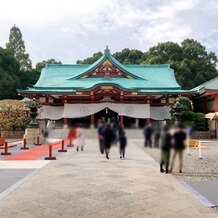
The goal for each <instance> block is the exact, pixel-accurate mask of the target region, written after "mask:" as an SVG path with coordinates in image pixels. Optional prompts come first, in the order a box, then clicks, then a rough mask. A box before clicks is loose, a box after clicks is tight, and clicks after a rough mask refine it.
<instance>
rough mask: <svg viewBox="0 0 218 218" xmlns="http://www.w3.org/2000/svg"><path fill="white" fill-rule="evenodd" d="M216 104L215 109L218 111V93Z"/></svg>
mask: <svg viewBox="0 0 218 218" xmlns="http://www.w3.org/2000/svg"><path fill="white" fill-rule="evenodd" d="M214 106H215V111H217V112H218V94H217V95H215V102H214Z"/></svg>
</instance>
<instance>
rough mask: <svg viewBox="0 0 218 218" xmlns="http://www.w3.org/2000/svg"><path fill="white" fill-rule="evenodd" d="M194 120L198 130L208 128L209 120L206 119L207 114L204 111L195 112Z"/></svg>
mask: <svg viewBox="0 0 218 218" xmlns="http://www.w3.org/2000/svg"><path fill="white" fill-rule="evenodd" d="M194 122H195V126H196V130H198V131H206V130H207V122H206V120H205V115H204V114H203V113H195V115H194Z"/></svg>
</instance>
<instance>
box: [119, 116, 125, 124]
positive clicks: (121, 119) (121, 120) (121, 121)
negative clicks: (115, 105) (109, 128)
mask: <svg viewBox="0 0 218 218" xmlns="http://www.w3.org/2000/svg"><path fill="white" fill-rule="evenodd" d="M120 123H121V124H122V125H124V122H123V116H120Z"/></svg>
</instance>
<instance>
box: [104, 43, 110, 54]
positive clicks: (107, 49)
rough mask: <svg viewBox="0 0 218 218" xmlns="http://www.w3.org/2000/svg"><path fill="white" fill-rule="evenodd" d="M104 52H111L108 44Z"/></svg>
mask: <svg viewBox="0 0 218 218" xmlns="http://www.w3.org/2000/svg"><path fill="white" fill-rule="evenodd" d="M104 53H110V49H109V48H108V45H106V49H105V50H104Z"/></svg>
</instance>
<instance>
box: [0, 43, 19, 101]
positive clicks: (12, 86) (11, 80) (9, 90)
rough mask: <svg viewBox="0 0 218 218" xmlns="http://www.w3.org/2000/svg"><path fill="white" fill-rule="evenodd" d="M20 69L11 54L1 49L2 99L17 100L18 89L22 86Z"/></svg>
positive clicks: (0, 81) (0, 96)
mask: <svg viewBox="0 0 218 218" xmlns="http://www.w3.org/2000/svg"><path fill="white" fill-rule="evenodd" d="M19 68H20V67H19V63H18V62H17V61H16V60H15V59H14V58H13V57H12V55H11V53H10V52H8V50H6V49H3V48H1V47H0V99H5V98H16V96H17V93H16V87H17V88H19V87H20V86H21V83H20V79H19Z"/></svg>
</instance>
